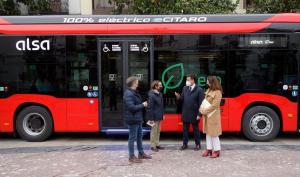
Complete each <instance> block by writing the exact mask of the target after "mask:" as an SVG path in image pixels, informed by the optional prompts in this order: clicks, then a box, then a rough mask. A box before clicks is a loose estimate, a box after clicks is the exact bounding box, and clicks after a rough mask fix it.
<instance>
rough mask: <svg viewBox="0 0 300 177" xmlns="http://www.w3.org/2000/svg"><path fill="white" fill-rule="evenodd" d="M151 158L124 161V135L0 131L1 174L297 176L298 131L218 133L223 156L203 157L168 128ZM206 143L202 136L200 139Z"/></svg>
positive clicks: (299, 163)
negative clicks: (28, 137)
mask: <svg viewBox="0 0 300 177" xmlns="http://www.w3.org/2000/svg"><path fill="white" fill-rule="evenodd" d="M144 139H145V141H144V145H145V149H146V152H147V153H151V154H152V156H153V159H152V160H144V161H143V163H142V164H130V163H128V156H127V141H126V137H124V136H114V137H111V136H109V137H108V136H103V135H97V134H59V135H55V136H54V137H52V138H51V139H50V140H48V141H46V142H41V143H30V142H24V141H22V140H20V139H15V138H13V137H12V136H10V135H4V134H0V176H22V177H24V176H111V177H125V176H127V177H152V176H153V177H159V176H162V177H185V176H191V177H201V176H204V177H205V176H214V177H218V176H222V177H224V176H225V177H226V176H238V177H242V176H261V177H268V176H270V177H271V176H272V177H277V176H278V177H285V176H288V177H293V176H295V177H300V135H297V134H288V135H280V136H279V137H278V138H277V139H276V140H274V141H272V142H264V143H254V142H249V141H247V140H245V139H244V138H243V137H242V136H240V135H236V134H226V135H224V136H223V137H222V138H221V141H222V148H223V150H222V156H221V158H219V159H210V158H202V157H201V153H202V151H199V152H195V151H193V150H192V148H193V142H192V141H191V142H190V149H189V150H186V151H179V150H178V149H179V147H180V145H181V142H180V141H181V134H167V135H164V136H163V137H162V144H163V145H164V146H165V147H166V148H167V149H166V150H163V151H160V152H158V153H152V152H151V151H149V141H148V139H149V137H147V136H146V137H145V138H144ZM202 145H203V147H204V145H205V144H204V141H203V142H202Z"/></svg>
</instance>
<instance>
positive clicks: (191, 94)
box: [175, 75, 204, 151]
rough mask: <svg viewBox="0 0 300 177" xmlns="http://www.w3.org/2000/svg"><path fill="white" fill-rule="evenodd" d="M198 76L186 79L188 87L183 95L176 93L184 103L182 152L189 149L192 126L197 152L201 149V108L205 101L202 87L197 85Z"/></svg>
mask: <svg viewBox="0 0 300 177" xmlns="http://www.w3.org/2000/svg"><path fill="white" fill-rule="evenodd" d="M195 82H196V76H195V75H188V76H187V77H186V86H184V87H183V90H182V93H181V95H180V94H179V93H177V92H175V95H176V98H177V100H179V101H181V102H182V115H181V119H182V122H183V145H182V146H181V148H180V150H185V149H187V148H188V140H189V127H190V124H192V126H193V131H194V137H195V144H196V146H195V148H194V150H195V151H198V150H200V149H201V144H200V132H199V119H200V113H199V107H200V105H201V103H202V101H203V99H204V91H203V89H202V88H201V87H198V86H197V85H196V84H195Z"/></svg>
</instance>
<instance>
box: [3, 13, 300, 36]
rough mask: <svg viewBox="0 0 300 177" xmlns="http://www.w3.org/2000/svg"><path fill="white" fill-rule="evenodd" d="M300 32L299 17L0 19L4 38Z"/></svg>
mask: <svg viewBox="0 0 300 177" xmlns="http://www.w3.org/2000/svg"><path fill="white" fill-rule="evenodd" d="M256 32H267V33H270V32H276V33H277V32H278V33H280V32H283V33H299V32H300V14H294V13H287V14H235V15H119V16H118V15H104V16H98V15H91V16H84V15H82V16H72V15H66V16H61V15H55V16H0V34H2V35H71V34H72V35H158V34H230V33H256Z"/></svg>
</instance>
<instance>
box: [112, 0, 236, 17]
mask: <svg viewBox="0 0 300 177" xmlns="http://www.w3.org/2000/svg"><path fill="white" fill-rule="evenodd" d="M110 3H111V4H114V5H115V6H116V9H117V10H114V11H113V13H114V14H121V13H122V9H123V8H124V7H125V5H127V6H129V14H220V13H233V12H234V10H235V9H236V7H237V5H238V0H237V1H236V3H233V2H232V1H231V0H222V1H220V0H110Z"/></svg>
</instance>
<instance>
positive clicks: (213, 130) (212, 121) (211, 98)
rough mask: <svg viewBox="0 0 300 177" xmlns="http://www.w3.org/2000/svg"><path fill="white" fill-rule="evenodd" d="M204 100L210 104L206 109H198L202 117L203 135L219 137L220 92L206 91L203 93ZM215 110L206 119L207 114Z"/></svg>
mask: <svg viewBox="0 0 300 177" xmlns="http://www.w3.org/2000/svg"><path fill="white" fill-rule="evenodd" d="M205 99H206V100H207V101H208V102H209V103H210V104H211V106H210V107H209V108H207V109H200V108H199V111H200V113H201V114H202V115H203V133H206V134H208V135H210V136H213V137H215V136H219V135H221V134H222V127H221V111H220V103H221V99H222V92H221V91H220V90H215V91H213V90H209V89H208V90H207V91H206V92H205ZM214 110H217V111H216V112H215V113H213V115H211V116H210V117H207V114H209V113H210V112H213V111H214Z"/></svg>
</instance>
